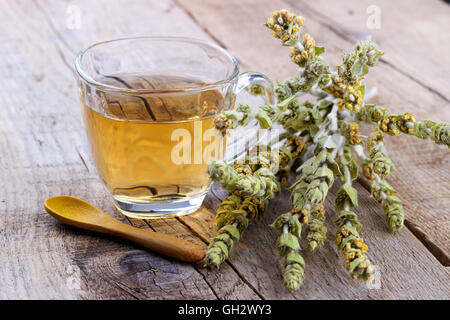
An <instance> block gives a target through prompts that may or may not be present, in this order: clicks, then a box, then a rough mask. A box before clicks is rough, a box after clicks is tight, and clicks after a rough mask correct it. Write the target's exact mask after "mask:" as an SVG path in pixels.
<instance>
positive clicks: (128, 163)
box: [82, 75, 225, 203]
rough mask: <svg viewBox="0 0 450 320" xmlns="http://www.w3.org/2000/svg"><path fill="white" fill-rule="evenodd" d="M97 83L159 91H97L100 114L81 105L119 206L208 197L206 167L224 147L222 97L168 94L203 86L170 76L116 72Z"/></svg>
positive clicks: (94, 149) (99, 163) (209, 92)
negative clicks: (217, 122)
mask: <svg viewBox="0 0 450 320" xmlns="http://www.w3.org/2000/svg"><path fill="white" fill-rule="evenodd" d="M102 82H103V83H107V84H112V85H122V86H126V87H130V88H139V89H154V88H158V93H157V94H155V93H152V94H151V95H145V94H140V95H139V96H137V95H133V94H129V95H124V94H120V95H115V94H114V93H107V92H105V93H103V92H102V93H100V97H99V98H100V99H101V100H102V104H101V108H100V110H95V109H96V108H97V109H98V107H93V106H92V107H91V106H89V105H86V104H82V108H83V116H84V119H85V123H86V127H87V132H88V136H89V141H90V143H91V149H92V154H93V158H94V161H95V164H96V167H97V170H98V172H99V174H100V176H101V178H102V179H103V181H104V183H105V184H106V186H107V188H108V189H109V190H110V192H111V193H112V195H113V197H114V198H115V199H116V200H119V201H121V202H122V203H123V202H125V203H147V202H148V201H149V200H155V201H160V202H161V203H164V202H165V201H170V202H173V201H174V200H175V201H176V200H177V199H182V200H186V199H189V198H193V197H197V196H199V195H202V194H205V193H206V192H207V191H208V187H209V184H210V179H209V176H208V174H207V173H206V168H207V165H208V162H209V160H211V159H221V158H222V157H223V152H224V148H225V143H224V141H223V138H222V137H221V136H220V135H219V134H218V133H216V131H215V130H214V128H213V125H214V116H215V115H216V114H217V113H219V112H220V111H222V109H223V106H224V98H223V97H222V94H221V93H220V92H219V91H218V90H216V89H214V90H204V91H192V90H188V91H185V92H183V91H180V92H176V93H174V92H171V88H193V87H200V86H202V85H204V82H203V81H200V80H198V79H194V78H184V77H175V76H156V75H151V76H143V75H139V76H137V75H117V76H109V77H106V78H105V79H103V80H102ZM165 92H167V93H168V92H170V94H165Z"/></svg>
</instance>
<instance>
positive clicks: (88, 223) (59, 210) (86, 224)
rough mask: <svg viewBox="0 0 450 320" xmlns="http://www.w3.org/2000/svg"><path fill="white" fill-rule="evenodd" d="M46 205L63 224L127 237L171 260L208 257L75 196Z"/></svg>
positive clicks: (55, 199)
mask: <svg viewBox="0 0 450 320" xmlns="http://www.w3.org/2000/svg"><path fill="white" fill-rule="evenodd" d="M44 206H45V210H47V212H48V213H49V214H50V215H51V216H52V217H53V218H55V219H57V220H59V221H61V222H63V223H66V224H68V225H71V226H74V227H78V228H82V229H87V230H91V231H97V232H102V233H107V234H110V235H114V236H118V237H121V238H125V239H127V240H130V241H133V242H136V243H138V244H140V245H141V246H144V247H146V248H148V249H151V250H153V251H155V252H158V253H160V254H163V255H166V256H168V257H171V258H175V259H178V260H181V261H187V262H196V261H200V260H201V259H203V257H204V255H205V253H204V251H203V250H202V249H201V248H200V247H199V246H197V245H195V244H193V243H191V242H189V241H186V240H183V239H179V238H176V237H174V236H170V235H167V234H164V233H159V232H153V231H149V230H144V229H139V228H135V227H132V226H130V225H128V224H125V223H122V222H120V221H119V220H117V219H115V218H113V217H111V216H110V215H108V214H106V213H105V212H103V211H101V210H100V209H98V208H96V207H94V206H93V205H91V204H90V203H88V202H86V201H84V200H81V199H78V198H75V197H70V196H58V197H52V198H49V199H47V200H46V201H45V204H44Z"/></svg>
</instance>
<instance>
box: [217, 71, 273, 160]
mask: <svg viewBox="0 0 450 320" xmlns="http://www.w3.org/2000/svg"><path fill="white" fill-rule="evenodd" d="M252 85H256V86H260V87H261V88H262V89H264V92H263V93H262V97H263V98H264V103H265V104H273V103H275V98H274V94H273V84H272V81H270V80H269V78H267V77H266V76H265V75H263V74H261V73H258V72H244V73H242V74H240V75H239V79H238V82H237V84H236V87H235V89H234V92H233V94H234V95H235V96H236V95H238V94H239V93H240V92H242V90H244V89H246V88H248V87H249V86H252ZM251 107H252V108H253V112H254V113H256V111H257V110H255V109H256V108H259V105H256V106H251ZM258 129H259V124H258V121H257V120H256V119H253V120H252V121H251V122H250V123H249V124H248V125H247V126H246V127H239V128H237V129H234V130H233V132H232V134H231V136H229V137H228V138H227V148H226V150H227V151H226V156H225V158H224V160H225V161H227V162H231V161H235V160H237V159H239V158H241V157H242V156H244V155H245V154H246V151H247V150H249V149H252V148H253V147H254V146H255V145H258V144H260V143H261V142H262V141H263V140H264V139H265V136H266V135H267V133H268V132H267V130H264V132H263V133H262V134H261V132H258V131H259V130H258ZM252 130H254V132H252Z"/></svg>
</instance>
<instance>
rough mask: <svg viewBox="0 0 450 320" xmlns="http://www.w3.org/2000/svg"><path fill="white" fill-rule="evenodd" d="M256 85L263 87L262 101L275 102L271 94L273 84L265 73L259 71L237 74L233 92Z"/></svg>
mask: <svg viewBox="0 0 450 320" xmlns="http://www.w3.org/2000/svg"><path fill="white" fill-rule="evenodd" d="M252 85H256V86H261V87H262V88H263V89H264V93H265V94H264V95H263V97H264V103H266V104H273V103H275V99H274V95H273V84H272V81H270V80H269V78H267V77H266V76H265V75H263V74H262V73H259V72H244V73H241V74H240V75H239V79H238V82H237V85H236V88H235V90H234V94H235V95H237V94H239V93H240V92H241V91H242V90H244V89H245V88H247V87H249V86H252Z"/></svg>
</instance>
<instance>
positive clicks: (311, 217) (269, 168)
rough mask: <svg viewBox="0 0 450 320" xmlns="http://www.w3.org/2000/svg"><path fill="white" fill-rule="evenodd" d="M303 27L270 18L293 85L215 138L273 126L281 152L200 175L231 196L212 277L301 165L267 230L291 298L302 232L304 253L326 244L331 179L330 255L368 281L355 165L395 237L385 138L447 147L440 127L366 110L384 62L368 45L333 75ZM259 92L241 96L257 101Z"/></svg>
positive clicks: (220, 120)
mask: <svg viewBox="0 0 450 320" xmlns="http://www.w3.org/2000/svg"><path fill="white" fill-rule="evenodd" d="M304 21H305V19H304V18H303V17H301V16H297V15H294V14H293V13H289V12H288V11H287V10H281V11H275V12H273V13H272V15H271V16H270V17H269V18H268V20H267V23H266V26H267V27H268V28H269V29H270V30H271V31H272V34H273V36H274V37H275V38H277V39H280V41H281V44H282V45H283V46H287V47H289V56H290V59H291V60H292V62H293V63H295V64H296V65H298V67H299V68H300V69H299V72H298V74H297V75H296V76H294V77H291V78H289V79H287V80H285V81H283V82H278V83H277V84H276V86H275V89H274V92H275V95H276V97H277V102H276V103H275V104H273V105H263V106H261V107H259V109H258V110H257V111H256V112H255V113H252V110H251V108H250V107H249V106H247V105H240V106H239V107H237V108H236V109H235V110H229V111H225V112H224V113H222V114H221V115H220V116H218V117H217V119H216V128H217V129H218V130H220V131H221V132H222V133H223V134H226V133H227V131H228V130H230V129H234V128H236V127H238V126H245V125H247V124H248V123H249V122H250V120H252V119H253V118H255V119H256V120H257V121H258V122H259V125H260V127H261V128H262V129H268V128H271V127H272V126H273V125H274V124H278V125H281V126H282V127H283V129H284V130H285V133H284V134H283V135H284V139H285V144H284V146H283V147H282V148H280V149H278V150H270V146H269V147H268V148H269V150H268V151H264V152H259V151H258V150H256V152H255V151H253V152H252V153H250V154H249V155H248V157H247V158H246V159H244V160H240V161H237V162H235V163H233V164H226V163H223V162H213V163H211V164H210V166H209V169H208V171H209V174H210V175H211V177H212V179H213V180H215V181H217V182H219V183H220V184H221V185H222V187H224V188H225V189H227V190H228V191H229V192H230V195H229V196H228V197H227V198H225V199H224V200H223V202H222V203H221V204H220V206H219V210H218V213H217V229H218V235H217V237H215V238H213V239H212V241H211V244H210V246H209V249H208V252H207V254H206V258H205V265H206V266H216V267H218V266H219V265H220V264H221V263H222V262H223V261H224V260H225V259H226V258H228V256H229V254H230V251H231V249H232V247H233V244H234V243H235V242H236V241H237V240H239V238H240V237H241V236H242V233H243V231H244V230H245V229H246V228H247V226H248V224H249V222H250V221H251V220H253V219H254V218H255V217H257V216H260V215H261V214H262V213H263V211H264V210H265V208H266V207H267V203H268V201H269V200H270V199H273V198H274V197H275V196H276V195H277V194H278V193H279V191H280V188H281V184H284V183H286V181H287V176H288V174H289V172H290V171H291V167H292V164H293V163H294V162H295V160H297V161H298V160H301V162H302V163H301V165H300V166H299V167H298V168H297V170H296V172H297V177H296V179H295V182H294V183H293V184H292V185H291V186H290V187H289V190H290V192H291V203H292V209H291V210H290V211H289V212H286V213H283V214H281V215H280V216H279V217H278V218H276V219H275V221H274V222H273V224H272V225H271V226H272V227H273V228H275V229H276V230H278V231H279V232H280V236H279V237H278V240H277V244H276V245H277V248H278V251H279V254H280V257H281V263H282V265H283V268H284V275H283V283H284V285H285V286H286V287H287V288H288V289H289V290H296V289H298V288H299V287H300V286H301V284H302V282H303V280H304V268H305V261H304V259H303V258H302V256H301V254H300V252H301V248H300V240H301V233H302V229H303V228H304V227H305V230H306V232H307V234H306V243H307V245H308V247H309V248H310V249H311V250H312V251H316V250H317V249H319V248H320V247H321V246H322V245H323V244H324V240H325V238H326V228H325V226H324V220H325V218H326V214H325V207H324V204H325V201H326V197H327V194H328V190H329V188H330V187H331V186H332V185H333V183H334V181H335V177H339V178H340V180H341V181H342V182H343V184H342V186H341V187H340V189H339V191H338V193H337V196H336V201H335V205H336V212H337V218H336V220H335V225H336V226H337V232H336V244H337V249H338V250H339V251H340V252H341V254H342V256H343V259H344V266H345V269H346V270H347V271H348V272H349V274H350V276H351V277H352V278H354V279H357V280H360V281H371V280H372V279H373V267H372V264H371V262H370V261H369V259H368V257H367V256H366V252H367V245H366V244H365V243H364V242H363V239H362V238H361V236H360V231H361V227H362V226H361V223H360V222H359V220H358V218H357V216H356V214H355V212H354V211H352V208H354V207H356V206H357V205H358V198H357V191H356V189H355V188H354V187H353V186H352V181H353V180H354V179H356V178H357V176H358V165H357V162H356V159H357V157H359V158H361V160H362V161H363V173H364V176H366V177H367V178H368V179H370V180H372V185H371V195H372V196H373V197H374V198H375V199H376V200H377V201H379V202H380V203H381V205H382V207H383V210H384V212H385V216H386V222H387V224H388V225H389V227H390V228H391V229H392V230H393V231H397V230H399V229H401V228H402V226H403V222H404V214H403V207H402V201H401V200H400V199H399V198H398V197H396V196H395V195H394V194H395V190H394V189H393V188H392V187H391V186H390V185H389V184H388V183H387V182H386V181H385V178H386V176H387V175H388V174H390V173H391V172H393V171H394V170H395V169H394V165H393V163H392V161H391V159H390V158H389V156H388V153H387V150H386V148H385V146H384V143H383V139H384V136H383V133H386V134H388V135H391V136H396V135H399V134H401V133H403V134H408V135H412V136H416V137H418V138H420V139H431V140H432V141H434V142H435V143H437V144H441V145H447V146H448V147H450V125H449V124H448V123H436V122H434V121H431V120H420V121H416V119H415V117H414V116H413V115H412V114H410V113H405V114H401V115H390V114H388V113H387V110H386V109H385V108H384V107H381V106H378V105H375V104H366V102H365V91H366V90H365V85H364V84H363V80H364V77H365V76H366V75H367V73H368V72H369V70H370V68H371V67H374V66H376V65H377V63H378V59H379V58H380V57H381V56H382V55H383V52H381V51H380V50H379V49H378V48H377V47H376V45H375V44H374V43H373V42H371V41H361V42H358V43H357V44H356V45H355V48H354V50H353V51H352V52H350V53H345V54H344V55H343V57H342V63H341V64H340V65H339V66H337V68H336V70H334V71H332V70H331V68H330V66H329V65H328V64H327V63H326V61H325V60H324V59H323V58H322V57H321V54H322V53H323V52H324V48H323V47H320V46H317V45H316V43H315V40H314V39H313V38H312V37H311V36H310V35H308V34H304V35H303V36H301V34H300V30H301V26H302V25H303V23H304ZM259 89H260V88H257V87H255V88H250V89H249V91H250V92H251V93H253V94H262V93H263V92H261V90H259ZM307 94H308V95H309V96H311V97H312V98H314V101H309V100H308V101H305V102H303V103H300V102H299V99H298V98H299V97H300V96H303V95H307ZM367 124H368V125H375V126H376V128H375V130H374V131H373V133H371V134H370V135H369V137H367V138H366V139H363V138H364V137H363V136H361V134H360V126H362V125H367ZM364 144H365V147H366V150H367V152H368V154H367V155H366V153H365V152H364ZM257 149H258V148H257ZM280 182H281V183H280Z"/></svg>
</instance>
